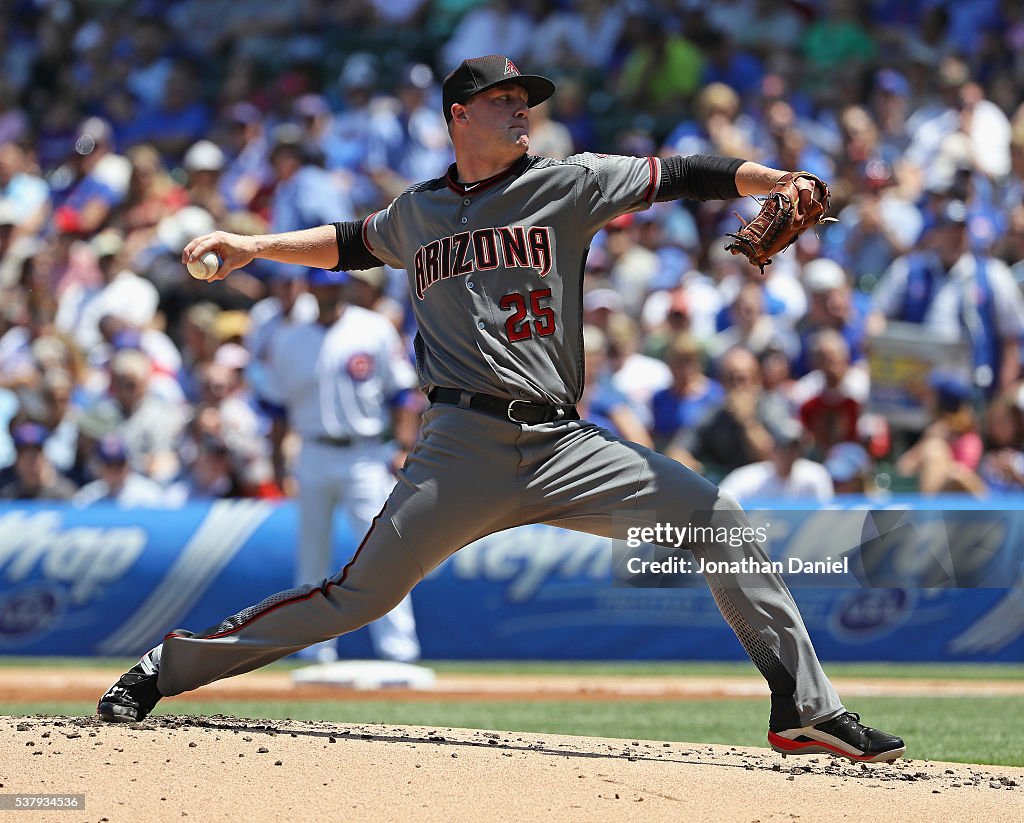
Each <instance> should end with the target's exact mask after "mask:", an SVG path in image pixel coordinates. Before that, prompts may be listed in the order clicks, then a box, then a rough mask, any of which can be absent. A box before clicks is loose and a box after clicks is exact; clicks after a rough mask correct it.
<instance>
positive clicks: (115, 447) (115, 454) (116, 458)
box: [96, 434, 128, 465]
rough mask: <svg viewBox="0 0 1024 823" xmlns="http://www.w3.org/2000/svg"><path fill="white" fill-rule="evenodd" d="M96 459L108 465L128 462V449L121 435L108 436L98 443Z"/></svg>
mask: <svg viewBox="0 0 1024 823" xmlns="http://www.w3.org/2000/svg"><path fill="white" fill-rule="evenodd" d="M96 457H98V458H99V460H100V462H101V463H105V464H107V465H111V464H113V463H124V462H126V461H127V460H128V447H127V446H126V445H125V442H124V440H123V439H122V438H121V437H120V436H119V435H117V434H107V435H104V436H103V437H101V438H100V439H99V441H98V442H97V443H96Z"/></svg>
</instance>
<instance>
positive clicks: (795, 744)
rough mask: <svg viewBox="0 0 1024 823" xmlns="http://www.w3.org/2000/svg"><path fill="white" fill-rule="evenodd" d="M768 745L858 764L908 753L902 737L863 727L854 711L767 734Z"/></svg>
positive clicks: (884, 760)
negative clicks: (800, 726) (823, 755)
mask: <svg viewBox="0 0 1024 823" xmlns="http://www.w3.org/2000/svg"><path fill="white" fill-rule="evenodd" d="M768 745H770V746H771V747H772V748H773V749H775V751H777V752H781V753H782V754H835V755H839V756H840V757H845V758H848V759H849V760H853V761H856V762H859V763H884V762H887V761H890V760H897V759H899V758H900V757H902V756H903V753H904V752H905V751H906V750H907V747H906V745H904V743H903V739H902V738H899V737H895V736H894V735H891V734H886V733H885V732H880V731H879V730H878V729H872V728H871V727H870V726H865V725H863V724H862V723H861V722H860V715H859V714H857V713H856V712H844V713H843V714H841V715H839V716H838V717H833V718H832V719H831V720H825V721H823V722H821V723H818V724H816V725H814V726H804V727H803V728H798V729H785V730H783V731H778V732H773V731H769V732H768Z"/></svg>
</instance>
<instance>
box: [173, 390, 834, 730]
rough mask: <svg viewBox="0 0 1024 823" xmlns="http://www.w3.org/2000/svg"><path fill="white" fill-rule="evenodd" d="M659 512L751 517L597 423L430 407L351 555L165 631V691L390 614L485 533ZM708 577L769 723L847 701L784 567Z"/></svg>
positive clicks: (736, 552) (681, 519)
mask: <svg viewBox="0 0 1024 823" xmlns="http://www.w3.org/2000/svg"><path fill="white" fill-rule="evenodd" d="M653 512H657V513H658V515H659V516H660V517H661V518H664V520H665V521H668V522H672V523H678V524H685V523H687V522H691V521H690V520H689V518H690V517H691V516H693V517H696V518H698V519H699V520H700V521H701V523H700V525H711V526H713V527H714V528H716V529H717V528H719V527H725V528H731V529H735V528H736V527H743V526H746V525H748V521H747V518H746V516H745V515H744V513H743V511H742V510H741V509H740V508H739V506H738V505H737V504H736V502H735V501H734V500H733V499H731V498H729V497H728V496H726V495H724V494H721V493H720V492H719V491H718V489H717V488H716V487H715V486H714V485H713V484H712V483H710V482H709V481H707V480H705V479H704V478H702V477H701V476H700V475H698V474H696V473H695V472H693V471H691V470H689V469H687V468H686V467H684V466H683V465H681V464H679V463H677V462H675V461H674V460H671V459H669V458H667V457H665V456H663V455H661V454H658V453H656V452H652V451H650V450H648V449H646V448H643V447H641V446H638V445H636V444H634V443H630V442H626V441H623V440H620V439H618V438H616V437H614V436H612V435H611V434H609V433H608V432H607V431H605V430H603V429H600V428H598V427H596V426H594V425H592V424H589V423H586V422H579V421H559V422H555V423H545V424H540V425H536V426H527V425H520V424H517V423H512V422H510V421H507V420H501V419H499V418H497V417H492V416H490V415H487V414H484V413H482V412H478V411H475V410H472V409H463V408H459V407H457V406H451V405H434V406H431V407H430V408H429V409H427V411H426V412H425V413H424V415H423V430H422V433H421V436H420V440H419V442H418V443H417V445H416V448H415V449H414V450H413V452H412V453H411V454H410V455H409V459H408V461H407V462H406V465H405V467H404V469H403V470H402V471H401V472H400V473H399V477H398V483H397V484H396V486H395V488H394V490H393V491H392V492H391V496H390V497H389V498H388V501H387V503H386V504H385V506H384V508H383V509H382V510H381V511H380V513H379V514H378V515H377V516H376V517H375V518H374V521H373V524H372V526H371V527H370V530H369V532H368V533H367V534H366V537H365V538H364V539H363V541H362V544H361V545H360V546H359V549H358V550H357V551H356V553H355V556H354V557H353V558H352V560H351V562H349V563H348V565H346V566H345V568H344V569H342V570H341V571H340V572H338V573H337V574H335V575H334V576H333V577H329V578H327V579H326V580H324V581H323V582H321V583H320V584H319V585H314V586H302V587H299V588H296V589H291V590H289V591H285V592H280V593H278V594H275V595H272V596H271V597H268V598H267V599H266V600H264V601H263V602H261V603H259V604H257V605H255V606H252V607H250V608H248V609H245V610H244V611H241V612H239V613H238V614H235V615H233V616H231V617H228V618H227V619H225V620H224V621H223V622H222V623H221V624H220V625H218V626H215V627H213V628H211V629H208V630H206V631H204V632H201V633H199V634H197V635H195V636H193V637H178V636H174V635H169V636H168V637H167V638H166V639H165V640H164V643H163V648H162V650H161V663H160V672H159V679H158V681H157V687H158V688H159V690H160V692H161V694H163V695H165V696H171V695H175V694H180V693H181V692H184V691H189V690H191V689H196V688H198V687H200V686H203V685H205V684H207V683H211V682H213V681H215V680H219V679H221V678H224V677H229V676H231V675H236V674H242V673H244V672H248V671H252V670H253V669H256V668H259V667H260V666H264V665H266V664H268V663H271V662H273V661H274V660H278V659H280V658H282V657H285V656H287V655H289V654H292V653H294V652H297V651H299V650H300V649H302V648H304V647H306V646H309V645H312V644H314V643H318V642H321V641H324V640H328V639H330V638H332V637H337V636H338V635H341V634H344V633H345V632H350V631H353V630H355V629H358V628H360V627H361V626H364V625H366V624H367V623H369V622H370V621H372V620H376V619H378V618H380V617H381V616H382V615H385V614H387V613H388V612H389V611H390V610H391V609H393V608H394V607H395V606H396V605H397V604H398V603H399V602H401V600H402V599H403V598H404V597H405V596H406V595H407V594H408V593H409V591H410V590H411V589H412V588H413V586H415V585H416V584H417V583H418V582H419V581H420V580H421V579H422V578H423V576H424V575H425V574H426V573H427V572H429V571H430V570H431V569H433V568H434V567H435V566H437V565H438V564H439V563H441V562H442V561H443V560H444V559H445V558H447V557H448V556H450V555H451V554H453V553H454V552H456V551H458V550H459V549H460V548H462V547H463V546H466V545H468V544H469V543H472V542H473V541H475V540H478V539H480V538H482V537H484V536H486V535H488V534H492V533H494V532H497V531H501V530H503V529H508V528H512V527H513V526H518V525H522V524H526V523H547V524H550V525H554V526H561V527H563V528H567V529H573V530H577V531H583V532H589V533H591V534H596V535H601V536H607V537H619V538H622V537H623V534H622V533H621V529H622V526H623V524H624V522H626V523H628V522H630V521H631V518H632V516H631V514H630V513H635V523H636V524H639V525H654V524H653V523H652V522H651V518H652V513H653ZM624 517H625V519H624ZM613 524H614V526H615V528H616V529H617V530H618V533H617V534H616V533H614V532H613ZM737 542H739V541H737ZM691 548H692V549H693V551H694V554H695V556H696V557H697V558H700V557H702V556H703V557H705V558H706V559H709V560H715V561H737V562H738V561H740V560H742V559H743V558H744V557H750V558H757V559H759V560H766V559H767V558H766V556H765V554H764V551H763V550H762V549H761V547H760V546H758V545H757V544H756V543H753V542H748V543H743V544H742V545H738V546H732V545H729V544H727V543H715V544H709V545H699V546H698V545H694V546H692V547H691ZM705 577H706V578H707V582H708V585H709V586H710V588H711V592H712V595H713V596H714V598H715V601H716V602H717V604H718V607H719V608H720V609H721V611H722V615H723V616H724V617H725V619H726V620H727V621H728V623H729V625H730V626H731V627H732V629H733V631H734V632H735V633H736V636H737V637H738V638H739V640H740V643H742V645H743V647H744V649H745V650H746V652H747V654H748V655H749V656H750V658H751V660H752V661H753V662H754V665H755V666H757V668H758V670H759V671H760V672H761V674H762V675H763V676H764V677H765V679H766V680H767V681H768V684H769V686H770V689H771V693H772V714H771V727H772V728H773V729H776V730H780V729H786V728H793V727H797V726H806V725H811V724H812V723H817V722H820V721H821V720H824V719H827V718H830V717H833V716H835V715H837V714H839V713H840V712H842V711H843V706H842V703H841V702H840V700H839V697H838V695H837V694H836V692H835V689H834V688H833V687H832V684H831V683H830V682H829V680H828V678H827V677H826V676H825V673H824V672H823V671H822V669H821V666H820V664H819V663H818V659H817V656H816V655H815V653H814V648H813V646H812V645H811V640H810V638H809V637H808V635H807V630H806V628H805V627H804V624H803V620H802V619H801V617H800V614H799V612H798V611H797V607H796V604H795V603H794V602H793V598H792V595H791V594H790V592H789V590H788V589H787V587H786V585H785V583H784V582H783V581H782V579H781V578H780V577H779V576H777V575H775V574H771V573H761V572H750V573H743V574H739V575H737V574H722V573H716V574H707V575H705Z"/></svg>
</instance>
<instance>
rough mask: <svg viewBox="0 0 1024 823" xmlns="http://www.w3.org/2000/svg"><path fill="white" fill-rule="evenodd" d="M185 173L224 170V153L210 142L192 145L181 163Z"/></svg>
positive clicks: (200, 141)
mask: <svg viewBox="0 0 1024 823" xmlns="http://www.w3.org/2000/svg"><path fill="white" fill-rule="evenodd" d="M182 165H184V166H185V171H187V172H196V171H220V170H221V169H223V168H224V152H223V151H221V149H220V146H218V145H217V144H216V143H214V142H213V141H212V140H199V141H198V142H196V143H193V144H192V146H191V147H190V148H189V150H188V151H187V152H185V158H184V160H183V161H182Z"/></svg>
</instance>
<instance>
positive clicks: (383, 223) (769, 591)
mask: <svg viewBox="0 0 1024 823" xmlns="http://www.w3.org/2000/svg"><path fill="white" fill-rule="evenodd" d="M442 91H443V105H444V116H445V118H446V120H447V121H448V125H449V132H450V134H451V137H452V141H453V144H454V146H455V157H456V162H455V164H454V165H452V166H451V168H450V169H449V170H448V173H447V174H446V175H445V176H444V177H441V178H438V179H436V180H430V181H427V182H425V183H420V184H418V185H416V186H413V187H412V188H410V189H409V190H408V191H406V192H405V193H403V194H402V195H400V196H399V197H398V198H396V199H395V200H394V201H393V202H392V203H391V204H390V205H389V206H388V207H387V208H386V209H383V210H382V211H379V212H377V213H376V214H372V215H370V216H368V217H367V218H365V219H364V220H360V221H351V222H343V223H336V224H334V225H329V226H320V227H317V228H312V229H308V230H304V231H298V232H291V233H287V234H282V235H269V236H258V237H240V236H236V235H231V234H226V233H223V232H215V233H213V234H210V235H205V236H203V237H199V238H197V239H195V240H193V241H192V242H191V243H189V244H188V245H187V246H186V247H185V250H184V252H183V257H182V259H183V261H187V260H190V259H193V258H196V257H201V256H202V255H203V254H205V253H207V252H208V251H211V250H212V251H216V252H217V253H218V254H219V255H220V257H221V258H222V259H223V261H224V262H223V265H222V267H221V269H220V270H219V271H218V273H217V274H216V275H215V276H216V277H217V278H222V277H225V276H227V275H228V274H229V273H230V272H231V271H233V270H235V269H237V268H239V267H241V266H245V265H246V264H248V263H249V262H250V261H251V260H252V259H254V258H255V257H266V258H271V259H274V260H280V261H284V262H294V263H301V264H303V265H307V266H313V267H319V268H324V269H334V270H337V269H362V268H369V267H371V266H376V265H380V264H381V263H387V264H389V265H391V266H394V267H400V268H404V269H406V271H407V272H408V277H409V288H410V290H411V292H412V303H413V310H414V312H415V315H416V320H417V324H418V327H419V333H418V336H417V338H416V355H417V367H418V372H419V382H420V386H421V388H422V390H423V391H424V392H426V394H427V396H428V397H429V399H430V401H431V405H430V407H429V408H428V409H427V410H426V411H425V412H424V415H423V427H422V431H421V434H420V438H419V440H418V442H417V443H416V445H415V447H414V449H413V450H412V452H411V453H410V454H409V457H408V459H407V461H406V463H405V466H404V468H403V469H402V470H401V472H400V474H399V477H398V483H397V485H396V486H395V488H394V490H393V491H392V492H391V495H390V497H389V498H388V500H387V503H386V504H385V505H384V507H383V508H382V509H381V510H380V512H379V513H378V514H377V516H376V517H375V518H374V520H373V525H372V526H371V527H370V529H369V531H368V532H367V534H366V536H365V537H364V538H363V541H362V543H361V544H360V546H359V549H358V551H357V552H356V554H355V556H354V557H353V559H352V561H351V562H350V563H348V564H347V565H346V566H345V568H343V569H342V570H341V571H339V572H338V573H337V574H335V575H333V576H331V577H328V578H326V579H324V580H323V581H322V582H321V583H319V584H317V585H307V586H302V587H299V588H296V589H293V590H291V591H286V592H281V593H279V594H275V595H273V596H271V597H269V598H267V599H266V600H264V601H263V602H261V603H259V604H257V605H255V606H252V607H251V608H247V609H245V610H244V611H242V612H239V613H238V614H235V615H232V616H230V617H227V618H225V619H224V620H223V621H222V622H221V623H220V624H218V625H216V626H213V627H210V628H208V629H206V630H204V631H200V632H197V633H191V632H186V631H182V630H176V631H172V632H171V633H170V634H168V635H167V637H166V638H165V639H164V642H163V643H162V644H161V645H159V646H157V647H156V648H155V649H153V650H151V651H150V652H148V653H147V654H146V655H144V656H143V658H142V660H140V661H139V663H138V664H137V665H136V666H135V667H133V668H132V669H131V670H130V671H129V672H127V673H126V674H124V675H123V676H122V677H121V678H120V680H119V681H118V682H117V683H115V684H114V685H113V686H112V687H111V688H110V690H109V691H108V692H107V693H106V694H105V695H103V697H102V698H101V699H100V702H99V706H98V713H99V715H100V717H102V718H104V719H107V720H124V721H137V720H140V719H142V718H143V717H145V716H146V715H147V714H148V713H149V712H150V711H151V710H152V708H153V707H154V705H155V704H156V702H157V701H158V700H159V699H160V698H161V697H162V696H168V695H175V694H180V693H181V692H184V691H188V690H190V689H196V688H198V687H199V686H202V685H204V684H206V683H210V682H212V681H215V680H218V679H220V678H223V677H228V676H230V675H234V674H240V673H242V672H247V671H251V670H253V669H255V668H258V667H260V666H263V665H266V664H267V663H270V662H272V661H274V660H277V659H279V658H281V657H284V656H285V655H288V654H291V653H293V652H296V651H298V650H299V649H302V648H304V647H306V646H309V645H311V644H314V643H318V642H321V641H323V640H327V639H330V638H332V637H336V636H338V635H340V634H343V633H345V632H349V631H352V630H353V629H356V628H358V627H360V626H363V625H365V624H366V623H368V622H369V621H371V620H375V619H376V618H378V617H380V616H381V615H383V614H386V613H387V612H388V611H389V610H391V609H392V608H394V606H395V605H396V604H397V603H399V602H400V601H401V600H402V598H404V597H405V596H406V595H407V594H408V592H409V591H410V589H412V588H413V586H415V585H416V583H417V582H419V581H420V580H421V579H422V578H423V576H424V575H425V574H426V573H428V572H429V571H430V570H431V569H433V568H434V567H435V566H437V565H438V564H439V563H441V562H442V561H443V560H444V559H445V558H446V557H448V556H449V555H451V554H452V553H453V552H456V551H458V550H459V549H460V548H462V547H463V546H465V545H467V544H468V543H471V542H473V541H475V540H478V539H480V538H482V537H484V536H485V535H488V534H492V533H493V532H496V531H499V530H502V529H508V528H512V527H514V526H518V525H521V524H525V523H547V524H551V525H555V526H561V527H563V528H567V529H574V530H578V531H585V532H589V533H592V534H597V535H603V536H611V537H614V536H618V537H620V538H621V537H622V536H623V535H622V534H621V529H622V528H623V526H624V525H627V526H644V527H649V526H653V525H654V522H653V520H652V516H651V513H652V512H662V513H663V517H665V516H666V513H667V516H671V517H672V518H673V519H674V520H676V521H677V522H688V523H696V524H699V525H707V526H711V527H712V529H711V531H712V532H713V531H717V530H719V529H722V528H724V529H728V530H729V532H730V533H732V534H737V533H739V532H740V530H741V529H742V528H744V527H746V526H747V525H748V523H749V521H748V520H747V518H746V516H745V515H744V513H743V511H742V510H741V509H740V507H739V506H738V505H737V504H736V502H735V500H733V499H732V498H730V497H728V496H727V495H725V494H722V493H720V492H719V490H718V489H717V488H716V487H715V486H714V485H713V484H712V483H710V482H708V481H707V480H705V479H704V478H702V477H700V476H699V475H697V474H695V473H694V472H692V471H690V470H689V469H687V468H685V467H684V466H682V465H681V464H679V463H676V462H675V461H673V460H671V459H669V458H667V457H665V456H664V455H661V454H658V453H656V452H653V451H651V450H649V449H646V448H643V447H641V446H638V445H636V444H634V443H629V442H626V441H623V440H620V439H618V438H616V437H614V436H613V435H611V434H610V433H609V432H607V431H605V430H603V429H600V428H598V427H597V426H595V425H593V424H590V423H587V422H586V421H583V420H580V419H579V415H578V414H577V412H576V408H575V403H576V401H577V400H578V399H579V397H580V392H581V389H582V386H583V373H582V372H583V365H582V364H583V349H582V339H581V333H582V323H581V313H582V299H581V297H582V286H583V284H582V274H583V268H584V262H585V259H586V255H587V250H588V247H589V245H590V241H591V238H592V237H593V236H594V234H595V233H596V232H597V231H598V230H599V229H600V228H601V227H602V226H603V225H604V224H605V223H607V222H608V221H609V220H611V219H613V218H615V217H617V216H619V215H621V214H625V213H627V212H634V211H641V210H643V209H647V208H649V207H650V206H651V204H652V203H654V202H655V201H658V200H672V199H678V198H684V197H685V198H692V199H698V200H708V199H732V198H736V197H738V196H741V195H747V194H755V195H756V194H768V193H769V192H770V191H773V189H774V188H775V186H776V183H777V182H778V181H779V180H780V179H781V178H783V177H786V176H787V173H785V172H783V171H779V170H776V169H770V168H766V167H765V166H761V165H759V164H757V163H753V162H749V161H746V162H745V161H743V160H740V159H733V158H727V157H707V156H699V155H698V156H690V157H669V158H656V157H609V156H604V155H597V154H582V155H577V156H574V157H569V158H567V159H565V160H552V159H547V158H541V157H533V156H531V155H530V154H529V153H528V152H529V147H530V137H529V130H530V108H531V107H532V106H534V105H536V104H538V103H540V102H542V101H543V100H545V99H547V98H548V97H549V96H550V95H551V94H552V93H553V92H554V84H553V83H552V82H551V81H550V80H548V79H546V78H544V77H540V76H537V75H525V74H522V73H521V72H520V71H519V69H518V68H517V67H516V66H515V65H514V64H513V63H512V61H511V60H508V59H507V58H505V57H503V56H500V55H490V56H487V57H480V58H475V59H470V60H465V61H463V63H462V64H461V65H460V66H459V67H458V68H456V69H455V70H454V71H453V72H452V73H451V74H449V75H448V77H447V78H446V79H445V81H444V85H443V89H442ZM782 196H785V195H780V197H782ZM783 206H785V204H784V203H783V202H782V201H781V200H780V201H777V202H776V203H775V204H774V205H773V211H772V214H770V215H768V216H767V218H766V221H762V222H763V223H767V222H768V221H769V220H775V219H776V216H775V215H786V214H792V212H793V210H792V209H790V208H783ZM783 219H785V218H783ZM752 222H753V221H752ZM762 233H764V232H762ZM770 233H771V234H776V233H778V232H774V231H773V232H770ZM766 248H767V247H766ZM613 518H614V522H615V527H616V528H617V529H619V530H620V533H619V534H617V535H616V532H615V528H613ZM704 533H708V532H704ZM734 542H735V543H737V544H740V545H723V544H720V543H717V544H711V543H708V544H694V545H691V546H690V547H689V548H691V549H692V551H693V552H694V554H695V556H696V558H697V560H698V561H700V560H702V559H704V560H708V561H725V563H721V562H716V567H719V568H732V567H736V568H738V567H739V566H747V565H748V564H744V563H743V562H742V561H743V560H744V559H748V561H749V560H751V559H756V560H760V561H762V564H763V565H761V564H752V565H758V567H764V566H768V564H767V563H764V561H765V560H766V556H765V554H764V551H763V550H762V548H761V547H760V546H759V545H758V544H757V543H755V542H753V541H750V542H745V543H744V542H742V541H738V540H737V541H734ZM706 579H707V582H708V585H709V586H710V588H711V591H712V594H713V595H714V597H715V600H716V602H717V604H718V606H719V608H720V609H721V611H722V615H723V616H724V618H725V619H726V620H727V621H728V623H729V625H730V626H731V627H732V629H733V630H734V631H735V633H736V635H737V637H738V638H739V640H740V642H741V643H742V645H743V647H744V649H745V650H746V651H747V653H748V654H749V655H750V658H751V660H752V661H753V662H754V665H755V666H756V667H757V668H758V670H759V671H760V672H761V673H762V675H764V677H765V679H766V680H767V681H768V684H769V686H770V687H771V716H770V719H769V733H768V738H769V743H770V744H771V745H772V746H773V747H774V748H776V749H777V750H779V751H783V752H788V753H810V752H824V753H832V754H837V755H841V756H844V757H847V758H850V759H852V760H866V761H875V760H892V759H895V758H897V757H899V756H900V755H901V754H902V753H903V751H904V744H903V741H902V740H901V739H900V738H898V737H894V736H892V735H889V734H885V733H883V732H880V731H878V730H876V729H872V728H870V727H868V726H864V725H862V724H861V723H860V718H859V717H858V715H856V714H854V713H853V712H849V711H847V710H846V709H845V707H844V706H843V704H842V702H841V701H840V699H839V697H838V695H837V694H836V691H835V689H834V688H833V686H832V684H831V683H830V682H829V680H828V678H827V677H826V676H825V673H824V672H823V671H822V668H821V666H820V664H819V662H818V658H817V656H816V655H815V652H814V649H813V647H812V645H811V641H810V638H809V637H808V635H807V631H806V629H805V627H804V624H803V621H802V620H801V618H800V614H799V613H798V611H797V608H796V605H795V603H794V602H793V598H792V596H791V595H790V593H789V590H788V589H787V588H786V586H785V584H784V582H783V581H782V579H781V578H780V577H779V576H777V575H775V574H772V573H770V572H744V573H742V574H740V573H731V572H713V573H708V574H706Z"/></svg>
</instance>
